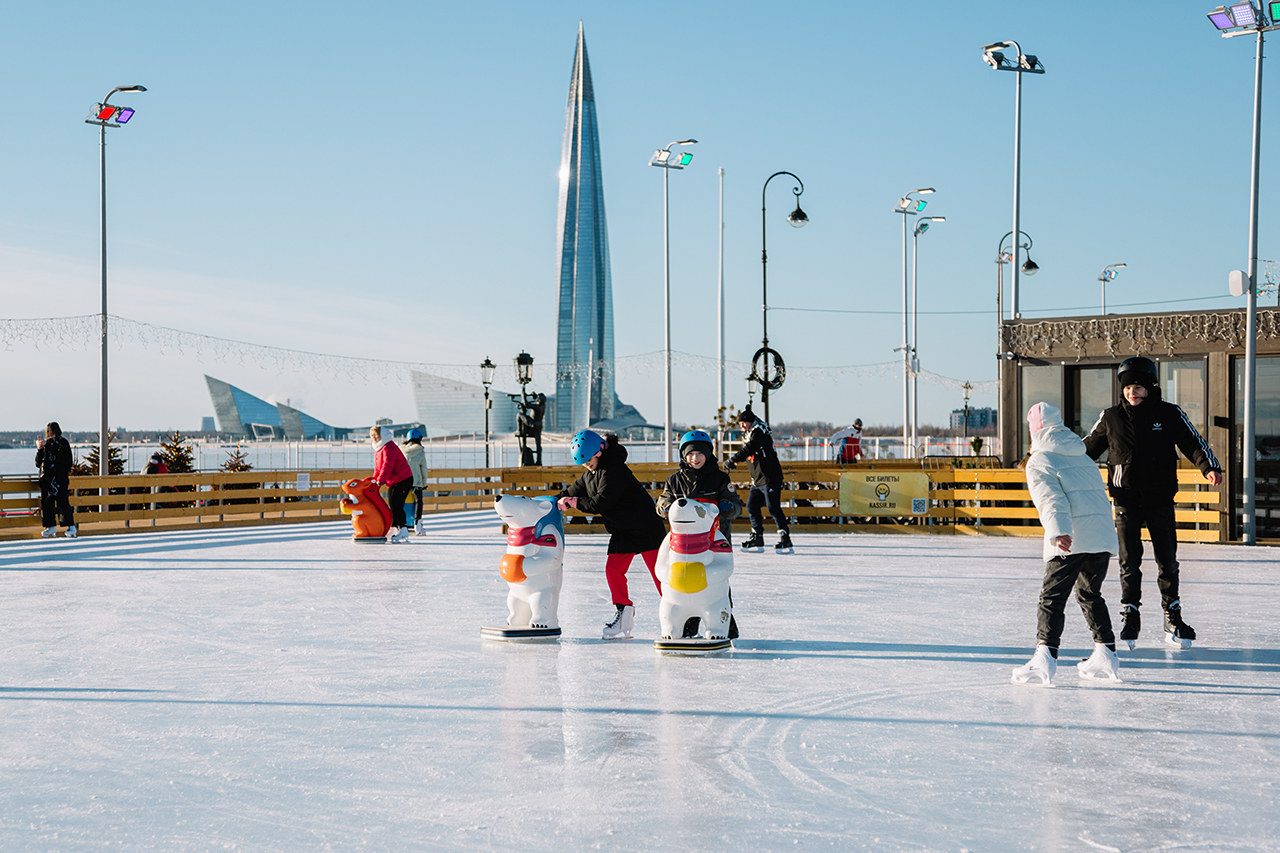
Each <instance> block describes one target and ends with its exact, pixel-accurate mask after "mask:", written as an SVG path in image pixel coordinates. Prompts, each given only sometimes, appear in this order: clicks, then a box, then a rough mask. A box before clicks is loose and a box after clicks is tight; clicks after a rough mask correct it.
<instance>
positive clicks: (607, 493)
mask: <svg viewBox="0 0 1280 853" xmlns="http://www.w3.org/2000/svg"><path fill="white" fill-rule="evenodd" d="M556 497H557V498H562V497H571V498H577V499H578V509H580V510H582V511H583V512H585V513H588V514H589V515H598V516H600V518H601V519H602V520H603V521H604V529H605V530H607V531H609V534H610V538H609V553H610V554H643V553H644V552H645V551H655V550H657V549H658V548H659V547H660V546H661V545H662V540H663V538H664V537H665V536H666V535H667V528H666V525H664V524H663V523H662V519H660V518H658V516H657V514H655V513H654V509H653V498H651V497H649V493H648V492H647V491H645V488H644V486H642V485H640V481H639V480H637V479H636V476H635V474H632V473H631V469H630V468H628V467H627V449H626V448H625V447H623V446H622V445H621V444H615V443H613V442H612V441H611V442H610V443H609V444H606V445H605V448H604V451H603V452H602V453H601V454H600V462H599V464H598V465H596V469H595V470H594V471H585V472H583V474H582V476H581V477H579V478H578V479H577V481H576V482H574V483H573V485H571V486H569V488H567V489H565V490H564V491H562V492H561V493H560V494H559V495H557V496H556Z"/></svg>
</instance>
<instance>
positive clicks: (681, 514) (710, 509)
mask: <svg viewBox="0 0 1280 853" xmlns="http://www.w3.org/2000/svg"><path fill="white" fill-rule="evenodd" d="M719 515H720V508H719V507H717V506H716V505H715V504H710V503H703V502H702V501H691V500H689V499H687V498H680V499H679V500H677V501H676V502H675V503H673V504H672V505H671V508H670V509H669V510H667V520H668V521H670V522H671V530H672V532H678V533H681V534H684V535H687V534H690V533H706V532H707V531H709V530H711V528H712V527H714V526H715V524H716V518H717V517H719Z"/></svg>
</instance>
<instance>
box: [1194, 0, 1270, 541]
mask: <svg viewBox="0 0 1280 853" xmlns="http://www.w3.org/2000/svg"><path fill="white" fill-rule="evenodd" d="M1268 5H1269V7H1270V11H1271V18H1272V21H1274V19H1275V18H1276V17H1277V16H1278V15H1280V3H1270V4H1268ZM1209 20H1210V21H1211V22H1212V23H1213V25H1214V26H1215V27H1217V28H1218V29H1219V30H1220V31H1221V32H1222V37H1223V38H1233V37H1235V36H1242V35H1247V34H1248V33H1257V49H1256V52H1255V54H1254V68H1253V157H1252V161H1251V163H1250V169H1249V269H1248V271H1247V272H1246V273H1245V276H1246V280H1245V293H1246V294H1247V298H1246V301H1245V312H1244V315H1245V332H1244V335H1245V337H1244V353H1245V354H1244V359H1245V367H1244V439H1243V443H1242V446H1241V450H1240V463H1241V469H1242V470H1241V480H1243V482H1242V483H1241V484H1240V486H1241V497H1242V500H1243V503H1244V507H1243V512H1244V518H1243V520H1242V525H1241V531H1240V533H1241V539H1242V540H1243V541H1244V544H1246V545H1254V544H1257V540H1256V529H1257V521H1258V519H1257V512H1258V511H1257V492H1256V490H1255V487H1254V470H1255V465H1254V462H1255V461H1256V460H1255V457H1256V456H1257V406H1256V402H1257V393H1258V386H1257V379H1258V167H1259V157H1260V156H1261V151H1262V34H1263V33H1265V32H1270V31H1271V30H1274V29H1277V25H1276V24H1274V23H1272V22H1268V20H1267V15H1266V14H1265V13H1263V12H1262V11H1260V10H1259V9H1257V8H1256V7H1255V6H1254V5H1253V4H1252V3H1249V2H1245V3H1233V4H1231V6H1228V7H1223V6H1219V7H1218V8H1217V9H1214V10H1213V11H1212V12H1210V13H1209Z"/></svg>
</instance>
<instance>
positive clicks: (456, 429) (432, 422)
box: [409, 370, 517, 438]
mask: <svg viewBox="0 0 1280 853" xmlns="http://www.w3.org/2000/svg"><path fill="white" fill-rule="evenodd" d="M409 379H410V383H411V384H412V386H413V402H414V404H415V406H416V407H417V412H418V420H420V421H422V423H423V424H424V425H425V426H426V432H427V435H428V436H429V437H432V438H434V437H436V436H441V435H466V434H470V433H473V432H474V433H480V434H481V435H483V434H484V386H483V385H469V384H467V383H466V382H458V381H457V380H454V379H445V378H444V377H443V376H435V375H434V374H431V373H422V372H420V371H417V370H412V371H410V372H409ZM489 399H490V400H491V401H492V402H493V408H492V409H490V410H489V431H490V432H492V433H510V432H515V431H516V414H517V410H516V404H515V403H514V402H513V401H512V399H511V398H510V397H509V396H507V392H505V391H500V390H498V389H497V388H493V387H490V388H489Z"/></svg>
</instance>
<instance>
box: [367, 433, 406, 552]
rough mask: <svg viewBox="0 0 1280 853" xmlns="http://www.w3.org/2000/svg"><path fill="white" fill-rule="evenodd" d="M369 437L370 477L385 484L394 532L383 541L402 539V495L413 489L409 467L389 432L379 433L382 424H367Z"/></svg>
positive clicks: (404, 536)
mask: <svg viewBox="0 0 1280 853" xmlns="http://www.w3.org/2000/svg"><path fill="white" fill-rule="evenodd" d="M369 440H370V441H371V442H373V451H374V465H373V481H374V482H375V483H377V484H378V485H380V486H386V487H387V505H388V506H389V507H390V508H391V527H392V529H393V530H394V531H395V532H394V534H391V535H389V536H388V537H387V541H389V542H404V541H405V540H407V539H408V538H409V529H408V528H407V527H406V526H405V522H404V499H405V498H406V497H408V496H409V492H411V491H413V469H411V468H410V467H409V461H408V460H407V459H405V458H404V453H403V452H401V450H400V448H399V447H397V446H396V443H395V442H394V441H392V440H391V435H390V434H388V435H387V437H386V438H383V437H382V427H379V426H372V427H369Z"/></svg>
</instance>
